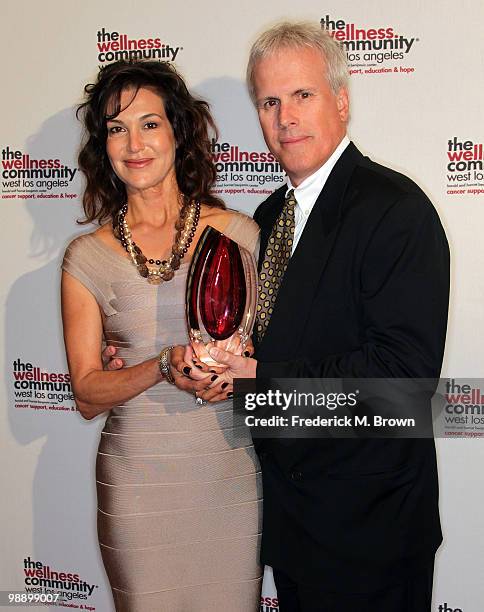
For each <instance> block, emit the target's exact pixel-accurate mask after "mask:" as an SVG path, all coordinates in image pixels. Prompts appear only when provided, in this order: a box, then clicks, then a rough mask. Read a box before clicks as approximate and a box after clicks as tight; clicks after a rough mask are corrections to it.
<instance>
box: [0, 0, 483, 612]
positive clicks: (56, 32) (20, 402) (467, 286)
mask: <svg viewBox="0 0 484 612" xmlns="http://www.w3.org/2000/svg"><path fill="white" fill-rule="evenodd" d="M283 18H296V19H309V20H312V21H314V22H320V21H321V20H323V24H324V25H325V26H326V27H329V28H330V29H334V30H336V34H335V35H336V36H337V37H338V38H340V39H341V40H346V41H348V42H347V47H348V53H349V57H350V62H351V70H352V72H353V74H352V76H351V108H352V112H351V115H352V119H351V124H350V135H351V137H352V139H353V140H354V141H355V142H356V144H357V145H358V146H359V148H360V149H361V150H362V151H364V152H365V153H367V154H369V155H370V156H371V157H373V159H375V160H376V161H379V162H382V163H385V164H386V165H389V166H391V167H393V168H395V169H397V170H400V171H402V172H404V173H406V174H407V175H409V176H410V177H412V178H413V179H415V180H416V181H417V182H418V183H419V184H420V185H421V186H422V188H423V189H424V190H425V191H426V192H427V194H428V195H429V196H430V198H431V199H432V201H433V202H434V204H435V206H436V207H437V209H438V211H439V214H440V216H441V219H442V221H443V224H444V226H445V228H446V231H447V235H448V238H449V243H450V246H451V252H452V299H451V310H450V320H449V331H448V339H447V349H446V356H445V365H444V371H443V375H445V376H465V377H479V376H480V374H481V373H482V371H483V370H484V357H483V356H482V355H481V354H480V342H481V341H482V338H483V330H484V311H483V309H482V296H483V294H484V275H483V273H482V270H483V268H484V252H483V249H482V244H481V243H482V238H481V236H480V233H481V230H480V228H481V227H482V226H483V224H484V170H483V160H482V158H483V154H482V143H483V142H484V125H483V122H482V118H481V114H482V107H483V100H484V86H483V83H482V75H483V69H484V38H483V36H482V23H483V22H484V4H483V3H482V1H481V0H461V1H460V2H459V3H455V2H452V1H451V0H440V1H438V2H437V0H427V1H426V2H421V1H420V0H408V1H407V2H406V4H405V6H404V5H402V3H400V2H395V1H390V2H389V1H388V0H367V2H364V3H363V2H361V3H356V2H353V1H350V0H328V2H326V3H319V2H317V1H316V0H306V2H304V4H303V8H299V9H297V8H296V7H295V3H294V2H292V1H291V0H280V1H279V2H275V0H269V1H268V2H264V3H262V2H259V1H257V2H256V1H255V0H247V1H246V2H245V3H244V5H242V4H238V3H237V4H236V3H233V4H232V3H228V2H224V1H222V0H212V1H211V2H210V3H199V2H195V0H185V2H183V3H162V2H159V1H157V2H155V1H154V0H145V1H144V2H143V3H135V2H132V1H131V0H117V1H116V2H115V1H114V0H105V1H104V2H102V3H101V2H95V1H94V0H84V2H82V3H81V4H79V3H77V2H76V3H75V2H73V0H62V1H61V0H50V1H49V2H46V3H45V2H44V3H38V2H34V1H33V0H30V1H27V2H21V3H14V2H8V3H6V2H4V3H2V6H1V8H0V23H1V26H0V28H1V30H0V31H1V39H0V40H1V46H2V58H3V62H2V77H3V78H2V82H3V87H2V91H3V95H2V97H1V102H0V103H1V117H2V130H1V137H0V163H1V164H2V168H1V171H2V178H1V184H0V192H1V204H0V205H1V214H2V219H3V223H2V228H3V234H2V235H3V239H2V244H1V248H2V250H3V257H2V261H3V266H2V280H3V283H2V295H1V299H2V301H3V303H4V304H5V308H4V316H3V319H2V326H1V330H0V334H1V335H2V337H3V340H4V346H5V350H4V351H3V352H2V363H3V371H4V385H3V388H2V390H1V396H0V419H1V428H0V430H1V433H0V436H1V459H2V467H3V469H2V485H3V486H2V489H1V490H2V492H3V499H2V504H1V507H0V513H1V514H0V516H1V525H2V542H3V546H2V551H1V553H0V555H1V569H0V575H1V584H0V590H23V589H24V588H25V587H26V586H27V585H28V582H26V580H27V581H30V582H31V583H32V585H35V577H34V580H33V581H32V577H29V574H33V573H34V568H35V570H39V569H40V570H41V573H44V574H45V575H47V574H48V571H49V570H48V569H47V568H50V571H52V570H54V571H58V572H65V573H71V574H77V576H78V577H77V579H76V578H73V580H74V581H75V582H78V583H79V584H82V588H81V593H82V594H84V595H85V596H86V597H85V599H78V600H73V601H72V603H71V604H69V605H70V607H76V606H78V607H79V608H80V606H81V605H83V606H84V608H80V609H90V610H97V611H100V612H109V611H111V610H112V603H111V596H110V591H109V587H108V584H107V581H106V579H105V576H104V571H103V568H102V564H101V561H100V557H99V553H98V549H97V540H96V531H95V496H94V457H95V450H96V446H97V438H98V435H99V430H100V428H101V427H102V419H97V420H96V421H94V422H89V423H87V422H84V421H83V420H82V419H81V418H80V416H79V415H78V414H77V413H76V412H75V411H74V410H73V409H72V408H73V402H72V398H71V396H70V390H69V385H68V383H66V380H67V379H65V378H64V377H65V374H66V373H67V368H66V364H65V357H64V351H63V345H62V339H61V325H60V315H59V297H58V293H59V292H58V286H59V264H60V258H61V256H62V252H63V250H64V248H65V246H66V244H67V243H68V242H69V241H70V240H71V239H72V237H73V236H74V235H75V234H77V233H80V232H81V231H85V229H84V230H82V229H80V228H79V226H77V225H76V223H75V220H76V218H79V217H80V216H81V211H80V207H79V194H80V193H81V190H82V179H81V177H80V176H79V172H78V171H77V164H76V152H77V148H78V142H79V126H78V124H77V122H76V121H75V119H74V116H73V107H74V106H75V105H76V104H77V103H78V102H79V101H80V100H81V95H82V87H83V85H84V84H85V83H86V82H92V80H93V79H94V78H95V74H96V71H97V69H98V66H99V65H101V64H102V63H103V61H104V59H105V57H104V56H103V55H102V54H103V53H108V54H109V53H110V52H111V53H113V50H115V49H116V46H117V45H119V47H120V48H122V47H123V45H124V44H126V43H125V41H126V40H135V41H137V43H136V44H137V45H138V46H139V47H142V46H145V53H146V54H147V55H150V54H152V57H155V58H158V57H159V58H161V59H173V58H174V61H175V64H176V66H177V68H178V69H179V70H180V72H181V73H182V74H183V75H184V76H185V77H186V79H187V81H188V83H189V84H190V86H191V88H192V89H193V90H194V91H196V92H197V93H198V94H200V95H202V96H203V97H205V98H206V99H207V100H208V101H209V102H210V103H211V105H212V108H213V111H214V114H215V117H216V120H217V122H218V124H219V127H220V139H219V142H218V143H217V144H216V145H215V146H214V154H215V156H217V154H220V153H222V152H228V153H229V159H230V161H229V162H228V165H226V164H227V162H225V161H223V160H224V158H223V157H218V158H217V163H218V164H219V166H218V169H219V183H218V189H219V190H220V191H221V194H222V196H223V197H224V198H225V199H226V201H227V203H228V205H229V206H230V207H233V208H238V209H241V210H244V211H247V212H249V213H251V212H253V210H254V209H255V207H256V206H257V204H258V202H260V201H261V200H262V199H264V197H266V195H267V193H269V192H270V191H271V190H272V189H274V188H275V187H277V186H279V185H280V184H281V183H280V181H281V180H282V174H281V173H280V172H279V168H277V167H269V166H268V167H266V168H263V167H262V166H261V167H257V166H256V167H254V168H253V169H247V168H244V167H242V168H241V167H240V166H237V164H238V163H239V161H238V160H239V159H240V155H241V153H243V152H250V153H262V152H265V151H266V148H265V145H264V142H263V140H262V137H261V135H260V132H259V128H258V124H257V119H256V116H255V113H254V111H253V109H252V107H251V104H250V102H249V99H248V96H247V94H246V91H245V85H244V72H245V64H246V59H247V54H248V49H249V46H250V43H251V41H252V40H253V39H254V38H255V36H256V35H257V34H258V33H259V32H260V31H261V30H263V29H265V27H266V26H268V25H269V24H271V23H273V22H274V21H278V20H281V19H283ZM378 30H381V31H382V33H380V34H379V33H378ZM113 33H117V34H118V36H117V35H116V34H114V36H113ZM123 34H124V35H126V36H125V37H124V38H123V36H122V35H123ZM379 36H384V37H385V38H384V39H381V38H379ZM150 39H151V41H152V42H151V43H150V42H149V40H150ZM143 40H144V41H146V42H145V43H143V42H140V41H143ZM352 40H353V42H351V41H352ZM113 43H114V45H113ZM132 44H133V43H132ZM109 45H111V46H109ZM150 46H151V47H153V49H151V50H150V49H149V47H150ZM380 46H382V47H384V49H383V50H380V48H379V47H380ZM382 53H384V54H386V55H384V56H382V55H381V54H382ZM100 54H101V55H100ZM109 58H110V56H109V55H108V58H107V59H109ZM111 59H114V58H111ZM224 143H226V144H224ZM479 144H481V147H479V146H477V147H475V146H474V145H479ZM262 158H263V157H262V156H261V159H262ZM40 379H41V380H40ZM42 382H44V389H43V390H42ZM438 454H439V466H440V482H441V514H442V521H443V528H444V534H445V544H444V545H443V546H442V548H441V549H440V551H439V553H438V557H437V564H436V580H435V595H434V609H435V610H436V611H439V612H440V611H442V612H449V611H453V612H459V611H461V612H464V611H465V612H480V610H482V602H483V601H484V580H483V579H482V576H483V574H484V559H483V557H482V548H483V544H484V527H483V522H482V520H481V517H480V512H479V509H480V507H481V506H482V504H483V502H484V492H483V489H482V486H481V482H482V479H481V471H480V462H481V461H483V460H484V445H483V442H482V440H479V439H477V440H471V439H460V440H455V439H452V440H439V441H438ZM265 595H266V597H267V599H266V600H264V603H263V604H262V605H261V610H262V611H263V612H275V611H276V610H277V605H276V601H275V600H274V597H275V595H274V593H273V591H272V586H271V585H270V583H269V582H267V583H266V585H265ZM230 610H231V603H230V601H228V602H227V606H226V611H227V612H230Z"/></svg>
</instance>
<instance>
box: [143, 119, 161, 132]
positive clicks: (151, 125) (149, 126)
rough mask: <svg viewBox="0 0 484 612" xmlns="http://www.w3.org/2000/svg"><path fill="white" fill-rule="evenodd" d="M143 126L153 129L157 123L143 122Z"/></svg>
mask: <svg viewBox="0 0 484 612" xmlns="http://www.w3.org/2000/svg"><path fill="white" fill-rule="evenodd" d="M145 127H146V128H148V129H149V130H153V129H154V128H156V127H158V124H157V123H156V121H149V122H148V123H145Z"/></svg>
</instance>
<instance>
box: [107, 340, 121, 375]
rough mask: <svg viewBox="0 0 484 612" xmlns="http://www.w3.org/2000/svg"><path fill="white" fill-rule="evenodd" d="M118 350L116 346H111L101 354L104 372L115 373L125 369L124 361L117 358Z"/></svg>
mask: <svg viewBox="0 0 484 612" xmlns="http://www.w3.org/2000/svg"><path fill="white" fill-rule="evenodd" d="M116 350H117V349H116V347H115V346H110V345H109V346H107V347H106V348H105V349H104V351H103V352H102V353H101V358H102V361H103V369H104V370H108V371H115V370H120V369H121V368H123V367H124V361H123V360H122V359H119V357H116Z"/></svg>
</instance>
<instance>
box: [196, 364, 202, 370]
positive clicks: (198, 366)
mask: <svg viewBox="0 0 484 612" xmlns="http://www.w3.org/2000/svg"><path fill="white" fill-rule="evenodd" d="M195 367H196V368H198V369H199V370H203V367H202V366H201V365H198V363H196V364H195Z"/></svg>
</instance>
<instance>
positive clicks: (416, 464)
mask: <svg viewBox="0 0 484 612" xmlns="http://www.w3.org/2000/svg"><path fill="white" fill-rule="evenodd" d="M284 192H285V187H283V188H281V189H279V190H277V191H276V192H274V193H273V194H272V195H271V196H270V197H269V198H268V199H267V200H266V201H265V202H264V203H262V204H261V206H260V207H259V208H258V209H257V211H256V214H255V216H254V218H255V220H256V221H257V222H258V224H259V225H260V227H261V259H262V254H263V253H264V251H265V247H266V244H267V240H268V238H269V234H270V231H271V228H272V226H273V224H274V222H275V220H276V218H277V216H278V214H279V212H280V210H281V207H282V205H283V200H284ZM448 292H449V252H448V246H447V240H446V238H445V234H444V231H443V229H442V226H441V224H440V221H439V218H438V215H437V213H436V211H435V209H434V207H433V206H432V204H431V202H430V201H429V199H428V198H427V197H426V196H425V194H424V193H423V192H422V191H421V190H420V189H419V187H418V186H417V185H415V183H413V182H412V181H411V180H410V179H408V178H407V177H405V176H403V175H401V174H398V173H396V172H394V171H392V170H390V169H388V168H385V167H383V166H380V165H378V164H376V163H374V162H372V161H371V160H370V159H368V158H367V157H364V156H363V155H362V154H361V153H360V152H359V151H358V150H357V149H356V147H355V146H354V145H353V144H350V145H349V146H348V147H347V149H346V150H345V151H344V152H343V154H342V156H341V158H340V159H339V160H338V162H337V163H336V165H335V167H334V168H333V170H332V172H331V174H330V176H329V178H328V180H327V182H326V185H325V187H324V188H323V190H322V192H321V193H320V195H319V197H318V199H317V201H316V204H315V206H314V208H313V210H312V212H311V215H310V217H309V219H308V223H307V225H306V227H305V229H304V232H303V234H302V236H301V239H300V242H299V244H298V246H297V248H296V250H295V252H294V255H293V256H292V258H291V260H290V262H289V265H288V267H287V271H286V274H285V276H284V279H283V282H282V284H281V287H280V289H279V293H278V296H277V301H276V304H275V307H274V313H273V315H272V318H271V320H270V323H269V326H268V329H267V332H266V334H265V336H264V338H263V340H262V341H261V342H260V343H258V342H257V339H256V358H257V359H258V362H259V363H258V368H257V377H258V378H285V377H286V378H299V377H308V378H314V377H330V378H340V377H363V378H365V377H371V378H386V377H402V378H406V377H416V378H419V377H422V378H434V377H438V376H439V373H440V369H441V364H442V356H443V351H444V342H445V333H446V325H447V308H448ZM255 446H256V449H257V452H258V454H259V457H260V461H261V466H262V472H263V482H264V521H263V537H262V552H261V558H262V562H264V563H267V564H269V565H272V566H273V567H276V568H278V569H280V570H283V571H286V572H288V573H289V575H292V576H294V577H295V578H296V579H298V580H302V581H303V582H304V581H305V582H317V583H318V584H319V583H320V582H321V581H324V584H326V585H327V587H328V590H331V589H335V590H345V591H352V592H369V591H373V590H377V589H379V588H381V587H383V586H386V585H388V584H391V583H392V582H398V581H401V580H402V577H404V576H405V575H408V574H409V573H411V572H413V571H414V570H415V569H417V568H418V567H421V566H424V565H426V564H428V563H429V562H430V561H431V559H432V558H433V555H434V554H435V551H436V549H437V548H438V546H439V544H440V542H441V539H442V536H441V531H440V522H439V511H438V482H437V468H436V459H435V447H434V442H433V440H431V439H415V440H412V439H405V440H402V439H400V440H395V439H394V440H388V439H386V440H384V439H379V440H378V439H372V440H369V439H367V440H362V439H360V440H349V439H346V440H342V439H339V440H334V439H333V440H330V439H325V440H298V441H291V442H290V443H288V441H287V440H275V439H267V440H255Z"/></svg>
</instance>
